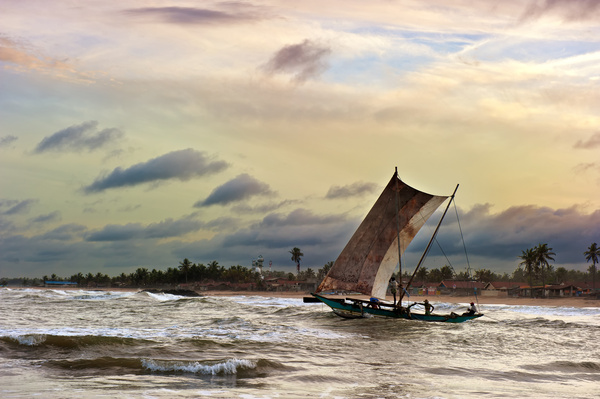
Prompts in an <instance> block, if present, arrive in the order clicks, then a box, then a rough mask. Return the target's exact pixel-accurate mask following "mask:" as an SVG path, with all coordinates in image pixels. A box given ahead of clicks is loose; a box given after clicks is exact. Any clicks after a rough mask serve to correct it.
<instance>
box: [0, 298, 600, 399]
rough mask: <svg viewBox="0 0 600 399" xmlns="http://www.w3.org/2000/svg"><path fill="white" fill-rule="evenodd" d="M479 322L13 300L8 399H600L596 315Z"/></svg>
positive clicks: (542, 310)
mask: <svg viewBox="0 0 600 399" xmlns="http://www.w3.org/2000/svg"><path fill="white" fill-rule="evenodd" d="M434 305H435V307H436V312H437V311H440V312H443V313H445V312H450V311H456V312H460V311H462V310H463V309H459V306H460V305H454V304H449V303H444V302H438V303H434ZM481 310H482V311H483V312H484V313H485V316H484V317H482V318H479V319H476V320H473V321H469V322H466V323H462V324H452V323H425V322H419V321H411V320H396V319H379V318H365V319H352V320H346V319H342V318H340V317H338V316H335V315H334V314H333V313H332V312H331V311H330V309H329V308H327V307H326V306H324V305H321V304H304V303H302V300H301V299H290V298H271V297H258V296H243V295H240V296H231V297H210V296H207V297H199V298H186V297H181V296H176V295H168V294H152V293H146V292H137V293H136V292H102V291H86V290H69V291H62V290H36V289H6V288H5V289H0V397H1V398H32V397H39V398H80V399H84V398H115V397H119V398H243V399H254V398H256V399H258V398H336V399H337V398H504V397H506V398H598V397H600V339H599V337H600V308H599V307H590V308H571V307H551V306H550V307H536V306H506V305H482V306H481Z"/></svg>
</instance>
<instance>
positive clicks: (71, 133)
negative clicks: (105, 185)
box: [34, 121, 123, 154]
mask: <svg viewBox="0 0 600 399" xmlns="http://www.w3.org/2000/svg"><path fill="white" fill-rule="evenodd" d="M97 128H98V122H96V121H88V122H84V123H82V124H80V125H73V126H69V127H68V128H66V129H63V130H59V131H58V132H56V133H54V134H52V135H50V136H47V137H44V139H43V140H42V141H41V142H40V143H39V144H38V145H37V146H36V148H35V150H34V152H35V153H37V154H40V153H42V152H46V151H79V150H88V151H94V150H97V149H98V148H101V147H103V146H105V145H106V144H108V143H111V142H113V141H116V140H118V139H120V138H121V137H123V132H121V131H120V130H119V129H116V128H108V129H103V130H101V131H97Z"/></svg>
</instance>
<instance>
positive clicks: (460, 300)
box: [8, 286, 600, 308]
mask: <svg viewBox="0 0 600 399" xmlns="http://www.w3.org/2000/svg"><path fill="white" fill-rule="evenodd" d="M8 288H11V289H24V288H34V289H42V290H51V289H54V290H65V291H68V290H81V289H84V290H92V291H113V292H139V291H144V290H145V288H87V287H86V288H83V287H61V286H57V287H8ZM159 291H160V290H159ZM165 291H167V290H165ZM196 292H197V293H198V294H200V295H201V296H264V297H272V298H298V299H302V298H303V297H305V296H310V294H309V293H306V292H295V291H278V292H273V291H196ZM355 296H356V295H355ZM356 297H365V296H364V295H363V296H360V295H359V296H356ZM365 298H366V297H365ZM386 299H387V300H388V301H390V302H391V301H392V300H393V298H392V297H391V296H388V297H387V298H386ZM425 299H428V300H429V301H430V302H434V303H435V302H446V303H456V304H467V303H469V302H471V301H473V302H476V303H477V304H478V305H515V306H549V307H574V308H587V307H595V308H597V307H600V300H597V299H591V298H588V297H560V298H527V297H518V298H514V297H504V298H500V297H487V296H478V297H477V298H475V297H473V296H450V295H435V296H432V295H430V296H425V295H423V296H417V295H413V296H411V297H410V298H408V299H407V298H404V300H403V303H412V302H423V301H424V300H425ZM476 299H477V300H476Z"/></svg>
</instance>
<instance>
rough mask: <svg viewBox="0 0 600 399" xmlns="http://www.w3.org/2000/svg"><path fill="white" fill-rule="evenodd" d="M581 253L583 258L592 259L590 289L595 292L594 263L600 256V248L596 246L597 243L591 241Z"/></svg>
mask: <svg viewBox="0 0 600 399" xmlns="http://www.w3.org/2000/svg"><path fill="white" fill-rule="evenodd" d="M583 254H584V255H585V260H587V261H588V262H589V261H590V260H591V261H592V268H591V272H592V291H594V292H596V263H598V256H600V248H598V244H596V243H593V244H592V245H590V246H589V248H588V250H587V251H585V252H584V253H583Z"/></svg>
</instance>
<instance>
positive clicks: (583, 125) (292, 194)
mask: <svg viewBox="0 0 600 399" xmlns="http://www.w3.org/2000/svg"><path fill="white" fill-rule="evenodd" d="M40 10H43V12H41V11H40ZM599 20H600V3H598V2H593V1H585V0H564V1H550V0H541V1H540V0H538V1H520V0H508V1H503V2H472V1H460V0H450V1H447V0H444V1H442V0H439V1H436V0H434V1H427V2H423V1H416V0H415V1H410V0H400V1H383V0H382V1H368V2H366V1H347V0H344V1H338V0H333V1H327V2H322V1H302V2H289V1H277V0H272V1H241V2H219V1H215V2H210V1H207V2H197V1H163V0H157V1H152V2H138V1H131V0H125V1H119V2H104V1H92V0H87V1H80V2H76V3H73V2H70V1H60V0H58V1H53V2H52V3H51V4H50V3H48V2H46V1H27V2H20V1H4V2H2V3H0V168H1V170H2V174H1V175H0V277H2V276H8V277H18V276H31V277H39V276H41V275H43V274H51V273H56V274H58V275H61V276H69V275H71V274H72V273H76V272H79V271H81V272H84V273H86V272H93V273H96V272H102V273H106V274H109V275H115V274H119V273H121V272H131V271H133V270H135V269H136V268H138V267H146V268H148V269H153V268H157V269H166V268H167V267H175V266H177V265H178V262H179V261H181V260H182V259H183V258H186V257H187V258H189V259H190V260H191V261H192V262H196V263H208V262H210V261H212V260H217V261H219V263H220V264H222V265H225V266H230V265H236V264H240V265H244V266H248V267H249V266H250V265H251V261H252V259H255V258H256V257H257V256H258V255H260V254H262V255H263V256H264V257H265V259H266V260H267V261H268V260H272V261H273V266H274V268H276V269H279V270H283V269H290V270H292V269H293V268H294V267H295V266H294V263H293V262H292V261H291V260H290V259H289V254H288V251H289V250H290V249H291V248H292V247H300V248H301V249H302V252H303V253H304V254H305V257H304V259H303V266H304V267H312V268H313V269H318V268H320V267H322V266H323V264H325V263H326V262H327V261H330V260H334V259H335V258H336V257H337V255H338V254H339V252H340V251H341V249H342V248H343V246H344V245H345V242H346V241H347V239H348V238H349V236H350V235H351V234H352V232H353V231H354V229H355V228H356V227H357V225H358V223H359V222H360V220H361V219H362V217H363V216H364V215H365V214H366V212H367V211H368V209H369V208H370V206H371V205H372V204H373V203H374V202H375V200H376V198H377V196H378V195H379V192H380V189H381V188H382V187H383V186H384V185H385V184H386V183H387V181H388V180H389V178H390V177H391V175H392V173H393V170H394V167H395V166H397V167H398V171H399V174H400V177H401V178H402V179H403V180H404V181H406V182H407V183H408V184H410V185H412V186H415V187H417V188H420V189H423V190H425V191H428V192H431V193H434V194H440V195H444V194H445V195H448V194H450V193H451V192H452V190H453V189H454V187H455V185H456V184H457V183H460V189H459V192H458V197H457V203H458V206H459V209H460V213H461V223H462V228H463V230H464V231H465V238H466V239H467V242H466V244H467V248H468V249H469V251H470V253H471V256H472V259H471V266H472V267H473V268H475V269H478V268H487V269H491V270H494V271H496V272H504V271H507V272H510V271H512V270H513V269H514V268H515V267H516V266H517V264H518V260H517V256H518V255H520V254H521V251H522V250H524V249H526V248H529V247H533V246H535V245H537V244H538V243H548V245H549V246H550V247H551V248H553V251H554V252H555V253H556V254H557V255H556V263H555V266H565V267H568V268H577V269H580V270H583V269H585V268H587V265H586V262H585V258H584V256H583V252H584V251H585V250H586V249H587V247H588V246H589V245H590V244H591V243H592V242H597V241H599V240H600V227H599V226H600V223H599V222H600V220H599V219H600V213H599V212H598V209H599V208H600V186H599V182H600V180H599V178H600V163H599V161H598V149H599V148H600V113H599V112H598V110H599V109H600V69H599V68H598V65H599V62H600V39H599V38H600V24H599V23H598V21H599ZM456 251H457V252H461V251H462V247H461V248H459V249H456ZM449 252H450V253H453V251H452V250H450V251H449ZM440 262H442V264H441V265H438V264H432V265H431V266H430V267H441V266H443V262H444V261H443V260H442V261H440ZM455 268H456V269H460V268H462V266H461V265H460V264H459V265H458V266H456V265H455ZM457 271H458V270H457Z"/></svg>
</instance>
